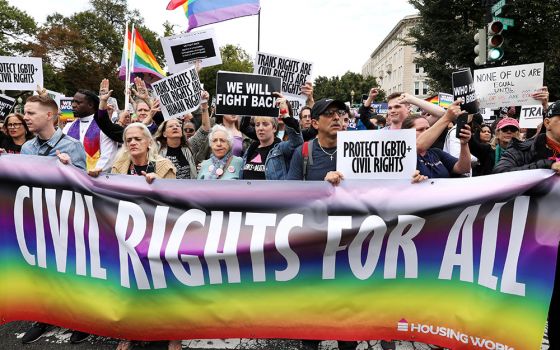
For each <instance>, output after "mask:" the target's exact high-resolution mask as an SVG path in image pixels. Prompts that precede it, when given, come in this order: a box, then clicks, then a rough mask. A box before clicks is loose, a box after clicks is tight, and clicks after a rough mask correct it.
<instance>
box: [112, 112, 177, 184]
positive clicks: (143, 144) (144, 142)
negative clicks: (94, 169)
mask: <svg viewBox="0 0 560 350" xmlns="http://www.w3.org/2000/svg"><path fill="white" fill-rule="evenodd" d="M123 141H124V147H123V148H122V149H121V150H120V151H119V154H118V155H117V159H116V160H115V162H114V163H113V167H112V168H111V173H113V174H126V175H141V176H144V177H145V178H146V181H147V182H148V183H152V182H153V181H154V179H158V178H161V179H175V177H176V175H175V174H176V170H175V167H174V166H173V164H172V163H171V161H170V160H169V159H167V158H164V157H162V156H160V155H158V154H157V149H156V144H155V142H154V140H153V139H152V134H151V133H150V130H148V128H147V127H146V125H144V124H143V123H132V124H130V125H129V126H127V127H126V129H124V132H123Z"/></svg>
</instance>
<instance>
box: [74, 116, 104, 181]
mask: <svg viewBox="0 0 560 350" xmlns="http://www.w3.org/2000/svg"><path fill="white" fill-rule="evenodd" d="M80 124H81V122H80V120H76V121H75V122H74V124H72V126H70V129H69V130H68V136H70V137H72V138H74V139H76V140H78V141H80ZM83 145H84V150H85V151H86V165H87V170H93V169H95V166H96V165H97V162H98V161H99V158H100V157H101V130H100V129H99V126H98V125H97V123H96V122H95V120H92V121H91V122H90V123H89V127H88V129H87V131H86V134H85V135H84V142H83Z"/></svg>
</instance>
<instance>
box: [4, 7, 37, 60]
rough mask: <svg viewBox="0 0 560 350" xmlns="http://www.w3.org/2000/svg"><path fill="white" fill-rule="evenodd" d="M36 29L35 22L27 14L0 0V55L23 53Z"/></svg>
mask: <svg viewBox="0 0 560 350" xmlns="http://www.w3.org/2000/svg"><path fill="white" fill-rule="evenodd" d="M36 29H37V24H36V23H35V20H33V18H31V17H30V16H29V15H28V14H27V13H25V12H23V11H21V10H19V9H18V8H17V7H14V6H10V5H9V4H8V1H7V0H0V55H3V56H10V55H14V54H20V53H23V52H24V51H25V44H27V43H28V42H29V41H30V40H31V39H32V36H31V35H32V33H35V31H36Z"/></svg>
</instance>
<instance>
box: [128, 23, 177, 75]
mask: <svg viewBox="0 0 560 350" xmlns="http://www.w3.org/2000/svg"><path fill="white" fill-rule="evenodd" d="M127 33H128V36H127V37H125V45H124V47H123V54H122V58H121V66H120V68H119V79H121V80H125V79H126V68H125V66H126V52H125V50H126V49H125V48H127V49H128V50H129V52H130V53H131V54H129V55H128V57H131V56H132V53H134V68H133V69H132V72H131V73H132V74H131V75H130V76H131V79H133V77H134V76H135V75H136V76H140V77H142V78H143V79H144V81H145V82H146V83H148V84H152V83H154V82H156V81H158V80H160V79H162V78H164V77H165V76H166V74H165V71H164V70H163V69H162V68H161V66H160V65H159V63H158V62H157V60H156V57H155V56H154V54H153V53H152V50H150V48H149V47H148V44H146V41H145V40H144V38H143V37H142V35H140V32H139V31H138V29H134V31H127ZM133 33H134V36H133ZM133 43H134V47H133ZM129 59H130V58H129Z"/></svg>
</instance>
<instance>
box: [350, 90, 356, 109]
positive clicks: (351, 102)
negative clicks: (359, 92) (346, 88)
mask: <svg viewBox="0 0 560 350" xmlns="http://www.w3.org/2000/svg"><path fill="white" fill-rule="evenodd" d="M354 94H355V92H354V90H352V91H350V106H354Z"/></svg>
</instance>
